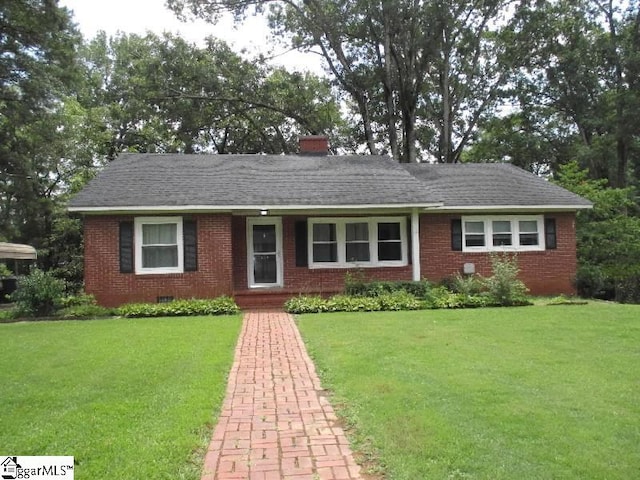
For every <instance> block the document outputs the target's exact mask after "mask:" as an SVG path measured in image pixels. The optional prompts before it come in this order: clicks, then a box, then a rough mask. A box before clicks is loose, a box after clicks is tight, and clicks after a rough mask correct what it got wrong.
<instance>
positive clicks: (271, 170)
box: [70, 154, 427, 209]
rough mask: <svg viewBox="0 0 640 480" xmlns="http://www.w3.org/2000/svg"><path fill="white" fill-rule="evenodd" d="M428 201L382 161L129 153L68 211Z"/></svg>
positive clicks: (417, 183) (396, 169) (402, 173)
mask: <svg viewBox="0 0 640 480" xmlns="http://www.w3.org/2000/svg"><path fill="white" fill-rule="evenodd" d="M426 198H427V196H426V195H425V189H424V187H423V185H422V183H421V182H420V181H418V180H417V179H416V178H414V177H413V176H411V175H410V174H409V173H408V172H407V171H406V170H405V169H404V168H402V166H401V165H399V164H398V163H395V162H392V161H390V160H389V159H388V158H387V157H382V156H363V155H358V156H301V155H180V154H125V155H121V156H120V157H119V158H117V159H116V160H114V161H113V162H111V163H110V164H109V165H107V167H106V168H105V169H104V170H103V171H102V172H100V174H99V175H98V176H97V177H96V178H95V179H94V180H92V181H91V182H89V184H88V185H87V186H86V187H85V188H84V189H83V190H82V191H81V192H80V193H79V194H78V195H77V196H76V197H75V198H73V200H72V201H71V203H70V207H71V208H72V209H80V208H86V207H149V206H154V207H155V206H157V207H163V206H164V207H176V206H194V205H195V206H216V207H226V206H240V207H242V206H247V207H248V206H254V207H255V206H260V205H269V206H292V205H296V206H301V205H302V206H304V205H316V206H339V205H407V204H411V205H417V204H423V203H425V201H426Z"/></svg>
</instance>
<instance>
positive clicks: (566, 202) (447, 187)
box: [404, 163, 591, 208]
mask: <svg viewBox="0 0 640 480" xmlns="http://www.w3.org/2000/svg"><path fill="white" fill-rule="evenodd" d="M404 167H405V168H406V170H407V171H408V172H410V173H411V174H412V175H414V176H415V177H416V178H418V179H419V180H421V181H422V182H423V183H424V185H425V187H426V188H428V189H429V192H430V193H431V195H432V198H433V199H434V200H437V201H440V202H443V203H444V205H445V206H447V207H478V206H489V205H491V206H496V207H499V206H502V207H506V206H523V207H531V206H536V207H537V206H555V207H562V206H567V207H583V208H588V207H589V206H591V203H590V202H589V201H587V200H585V199H584V198H582V197H580V196H578V195H576V194H574V193H572V192H569V191H568V190H566V189H564V188H562V187H559V186H558V185H555V184H553V183H551V182H549V181H547V180H545V179H543V178H540V177H538V176H536V175H534V174H532V173H530V172H527V171H526V170H523V169H521V168H518V167H516V166H513V165H511V164H504V163H466V164H425V163H420V164H405V165H404Z"/></svg>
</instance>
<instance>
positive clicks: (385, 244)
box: [378, 222, 402, 261]
mask: <svg viewBox="0 0 640 480" xmlns="http://www.w3.org/2000/svg"><path fill="white" fill-rule="evenodd" d="M401 231H402V230H401V228H400V223H398V222H392V223H387V222H385V223H378V260H379V261H401V260H402V233H401Z"/></svg>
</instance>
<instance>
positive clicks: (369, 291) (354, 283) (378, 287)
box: [344, 274, 431, 298]
mask: <svg viewBox="0 0 640 480" xmlns="http://www.w3.org/2000/svg"><path fill="white" fill-rule="evenodd" d="M430 288H431V284H430V283H429V282H428V281H426V280H422V281H419V282H411V281H393V282H391V281H388V282H383V281H375V282H365V281H362V280H359V277H355V279H354V276H353V275H349V274H347V275H346V276H345V288H344V293H345V295H349V296H352V297H378V296H380V295H384V294H387V293H393V292H405V293H410V294H411V295H414V296H415V297H417V298H424V297H425V296H426V295H427V293H428V291H429V289H430Z"/></svg>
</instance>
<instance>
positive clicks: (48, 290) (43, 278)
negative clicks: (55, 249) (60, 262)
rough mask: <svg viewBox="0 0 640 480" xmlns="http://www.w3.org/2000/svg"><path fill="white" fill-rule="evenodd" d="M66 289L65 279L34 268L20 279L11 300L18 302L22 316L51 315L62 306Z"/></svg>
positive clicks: (17, 306) (18, 308)
mask: <svg viewBox="0 0 640 480" xmlns="http://www.w3.org/2000/svg"><path fill="white" fill-rule="evenodd" d="M64 291H65V283H64V281H62V280H60V279H58V278H56V277H54V276H53V275H52V274H51V273H48V272H43V271H42V270H40V269H37V268H34V269H33V270H32V271H31V274H29V275H28V276H26V277H22V278H20V279H19V280H18V288H17V290H16V291H15V292H13V294H12V295H11V300H13V301H14V302H16V308H17V310H18V312H19V315H20V316H22V315H24V316H31V317H36V316H37V317H43V316H49V315H53V314H54V313H55V311H56V309H57V308H58V307H59V306H60V302H61V300H62V296H63V295H64Z"/></svg>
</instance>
